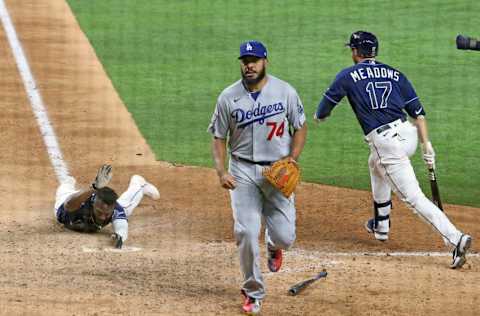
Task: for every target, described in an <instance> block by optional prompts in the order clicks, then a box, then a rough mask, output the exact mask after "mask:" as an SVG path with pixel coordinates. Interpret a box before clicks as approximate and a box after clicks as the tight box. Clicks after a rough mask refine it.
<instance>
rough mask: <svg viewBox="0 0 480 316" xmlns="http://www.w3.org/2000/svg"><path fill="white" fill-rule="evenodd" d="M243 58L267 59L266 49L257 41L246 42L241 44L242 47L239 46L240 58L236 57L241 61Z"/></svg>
mask: <svg viewBox="0 0 480 316" xmlns="http://www.w3.org/2000/svg"><path fill="white" fill-rule="evenodd" d="M245 56H255V57H258V58H267V48H266V47H265V45H263V44H262V43H261V42H258V41H248V42H245V43H242V45H240V57H238V59H242V58H243V57H245Z"/></svg>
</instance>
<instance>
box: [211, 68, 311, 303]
mask: <svg viewBox="0 0 480 316" xmlns="http://www.w3.org/2000/svg"><path fill="white" fill-rule="evenodd" d="M267 79H268V80H267V82H266V84H265V86H264V87H263V88H262V90H261V93H260V94H258V95H255V94H253V93H249V92H248V90H247V89H246V88H245V87H244V86H243V83H242V81H241V80H239V81H237V82H235V83H234V84H233V85H231V86H229V87H228V88H226V89H225V90H224V91H223V92H222V93H221V94H220V96H219V98H218V102H217V105H216V109H215V112H214V114H213V116H212V120H211V123H210V125H209V127H208V131H209V132H210V133H211V134H212V135H213V136H215V137H217V138H221V139H227V137H228V138H229V139H228V147H229V152H230V163H229V172H230V174H232V176H233V177H234V178H235V181H236V184H237V185H236V188H235V189H234V190H230V197H231V203H232V209H233V217H234V221H235V227H234V233H235V238H236V240H237V244H238V247H239V254H240V266H241V269H242V272H243V276H244V283H243V287H242V289H243V291H244V292H245V293H246V294H247V295H248V296H250V297H252V298H257V299H263V297H264V296H265V290H264V282H263V278H262V275H261V271H260V267H259V261H260V258H259V243H258V238H259V236H260V229H261V219H262V216H263V217H264V218H265V224H266V231H267V232H268V233H267V235H268V237H267V238H269V239H270V243H271V244H272V245H273V246H274V247H275V248H277V249H287V248H289V247H290V246H291V245H292V243H293V242H294V240H295V205H294V195H292V196H291V197H290V198H289V199H287V198H285V197H284V196H283V195H282V193H281V192H280V191H278V190H276V189H275V188H274V187H273V186H271V185H270V184H269V183H268V182H267V181H266V179H265V178H264V177H263V175H262V171H263V168H265V166H268V165H270V164H271V163H272V162H274V161H276V160H279V159H281V158H283V157H286V156H288V155H289V154H290V146H291V143H292V135H291V132H290V128H293V129H295V130H298V129H300V128H302V127H303V125H304V124H305V113H304V110H303V105H302V102H301V101H300V98H299V96H298V94H297V92H296V91H295V89H294V88H293V87H292V86H290V85H289V84H288V83H286V82H285V81H282V80H280V79H278V78H276V77H274V76H271V75H267Z"/></svg>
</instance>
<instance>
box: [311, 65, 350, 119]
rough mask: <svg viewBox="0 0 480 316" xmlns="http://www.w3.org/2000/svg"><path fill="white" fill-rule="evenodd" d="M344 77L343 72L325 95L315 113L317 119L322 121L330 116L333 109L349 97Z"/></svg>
mask: <svg viewBox="0 0 480 316" xmlns="http://www.w3.org/2000/svg"><path fill="white" fill-rule="evenodd" d="M343 77H344V76H343V72H341V73H339V74H338V75H337V76H336V77H335V80H334V81H333V83H332V84H331V85H330V87H329V88H328V90H327V91H326V92H325V93H324V94H323V98H322V100H321V101H320V103H319V104H318V107H317V111H316V113H315V116H316V117H317V118H320V119H321V118H325V117H327V116H329V115H330V112H331V111H332V110H333V108H334V107H335V106H336V105H337V104H338V103H339V102H340V101H342V99H343V97H345V96H346V95H347V92H346V90H345V88H344V86H343V85H344V83H343Z"/></svg>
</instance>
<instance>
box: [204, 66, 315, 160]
mask: <svg viewBox="0 0 480 316" xmlns="http://www.w3.org/2000/svg"><path fill="white" fill-rule="evenodd" d="M267 76H268V77H267V83H266V84H265V86H264V87H263V88H262V90H261V92H260V93H259V94H258V96H255V95H254V96H252V95H251V94H250V93H249V92H248V91H247V89H246V88H245V87H244V86H243V84H242V81H241V80H239V81H237V82H235V83H234V84H233V85H231V86H229V87H228V88H226V89H225V90H224V91H223V92H222V93H221V94H220V96H219V98H218V101H217V105H216V107H215V112H214V113H213V116H212V120H211V122H210V125H209V127H208V131H209V132H210V133H211V134H212V135H213V136H215V137H217V138H221V139H227V138H229V150H230V153H231V154H232V155H235V156H237V157H241V158H245V159H248V160H251V161H257V162H258V161H276V160H278V159H281V158H283V157H285V156H288V155H289V154H290V145H291V141H292V135H290V133H289V127H292V128H294V129H295V130H298V129H300V128H302V126H303V125H304V123H305V120H306V119H305V113H304V110H303V105H302V102H301V100H300V98H299V96H298V94H297V92H296V91H295V89H294V88H293V87H291V86H290V85H289V84H288V83H286V82H285V81H282V80H280V79H278V78H276V77H274V76H271V75H267Z"/></svg>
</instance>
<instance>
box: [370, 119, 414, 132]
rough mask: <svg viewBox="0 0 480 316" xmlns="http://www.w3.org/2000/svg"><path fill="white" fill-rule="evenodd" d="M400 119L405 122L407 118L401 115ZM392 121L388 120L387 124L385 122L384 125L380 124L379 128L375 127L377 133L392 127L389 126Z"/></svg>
mask: <svg viewBox="0 0 480 316" xmlns="http://www.w3.org/2000/svg"><path fill="white" fill-rule="evenodd" d="M400 120H401V121H402V123H403V122H406V121H407V118H406V117H401V118H400ZM391 123H392V122H390V123H389V124H385V125H382V126H380V127H379V128H377V129H376V132H377V134H381V133H382V132H385V131H386V130H387V129H391V128H392V127H391V126H390V124H391Z"/></svg>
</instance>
